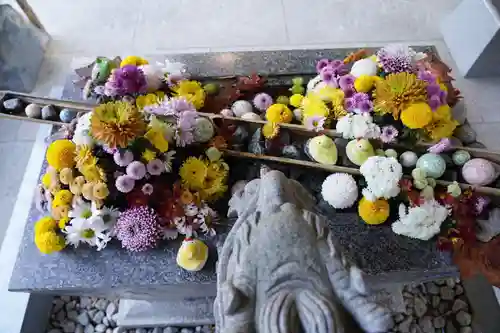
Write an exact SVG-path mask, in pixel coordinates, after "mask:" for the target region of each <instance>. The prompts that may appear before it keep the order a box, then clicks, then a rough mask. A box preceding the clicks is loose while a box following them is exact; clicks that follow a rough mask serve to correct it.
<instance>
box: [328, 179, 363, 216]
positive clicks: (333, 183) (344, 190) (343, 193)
mask: <svg viewBox="0 0 500 333" xmlns="http://www.w3.org/2000/svg"><path fill="white" fill-rule="evenodd" d="M321 195H322V196H323V199H324V200H325V201H326V202H328V203H329V204H330V205H331V206H332V207H333V208H337V209H344V208H349V207H351V206H352V205H353V204H354V203H355V202H356V199H357V198H358V187H357V185H356V181H355V180H354V178H352V176H351V175H348V174H346V173H334V174H332V175H330V176H328V177H326V179H325V181H324V182H323V185H322V186H321Z"/></svg>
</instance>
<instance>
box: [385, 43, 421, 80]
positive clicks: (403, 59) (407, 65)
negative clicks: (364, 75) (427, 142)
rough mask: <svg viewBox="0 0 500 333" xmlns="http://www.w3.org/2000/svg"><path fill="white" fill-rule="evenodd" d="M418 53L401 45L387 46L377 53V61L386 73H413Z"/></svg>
mask: <svg viewBox="0 0 500 333" xmlns="http://www.w3.org/2000/svg"><path fill="white" fill-rule="evenodd" d="M416 56H417V52H415V51H414V50H413V49H412V48H411V47H407V46H404V45H401V44H392V45H387V46H386V47H383V48H381V49H380V50H379V51H378V52H377V60H378V62H379V63H380V64H381V65H382V68H383V69H384V72H386V73H401V72H413V71H414V70H415V62H416Z"/></svg>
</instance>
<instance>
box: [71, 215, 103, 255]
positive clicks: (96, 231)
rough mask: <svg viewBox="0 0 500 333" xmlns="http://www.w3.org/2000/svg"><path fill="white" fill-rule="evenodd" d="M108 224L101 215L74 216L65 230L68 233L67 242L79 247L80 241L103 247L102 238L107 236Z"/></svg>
mask: <svg viewBox="0 0 500 333" xmlns="http://www.w3.org/2000/svg"><path fill="white" fill-rule="evenodd" d="M106 229H107V228H106V225H105V224H104V221H103V220H102V219H101V218H100V217H90V218H81V217H78V218H74V219H72V220H71V222H70V224H69V225H67V226H66V227H65V228H64V230H63V232H64V233H65V234H66V243H67V244H71V245H73V246H74V247H78V245H79V244H80V243H87V244H88V245H90V246H97V247H98V249H102V248H103V244H102V240H103V239H104V238H106V237H105V234H104V231H105V230H106Z"/></svg>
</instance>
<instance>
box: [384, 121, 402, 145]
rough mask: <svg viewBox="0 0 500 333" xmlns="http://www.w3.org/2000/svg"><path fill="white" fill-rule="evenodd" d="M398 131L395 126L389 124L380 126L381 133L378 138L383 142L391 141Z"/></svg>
mask: <svg viewBox="0 0 500 333" xmlns="http://www.w3.org/2000/svg"><path fill="white" fill-rule="evenodd" d="M398 134H399V132H398V130H397V129H396V127H394V126H392V125H389V126H384V127H382V133H381V134H380V140H382V142H384V143H391V142H393V141H394V140H395V139H396V137H397V136H398Z"/></svg>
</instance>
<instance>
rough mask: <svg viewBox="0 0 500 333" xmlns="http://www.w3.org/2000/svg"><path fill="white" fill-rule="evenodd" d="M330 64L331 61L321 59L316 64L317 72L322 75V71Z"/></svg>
mask: <svg viewBox="0 0 500 333" xmlns="http://www.w3.org/2000/svg"><path fill="white" fill-rule="evenodd" d="M329 64H330V60H328V59H321V60H319V61H318V62H317V63H316V71H317V72H318V74H319V73H321V70H322V69H323V68H325V67H326V66H328V65H329Z"/></svg>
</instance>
